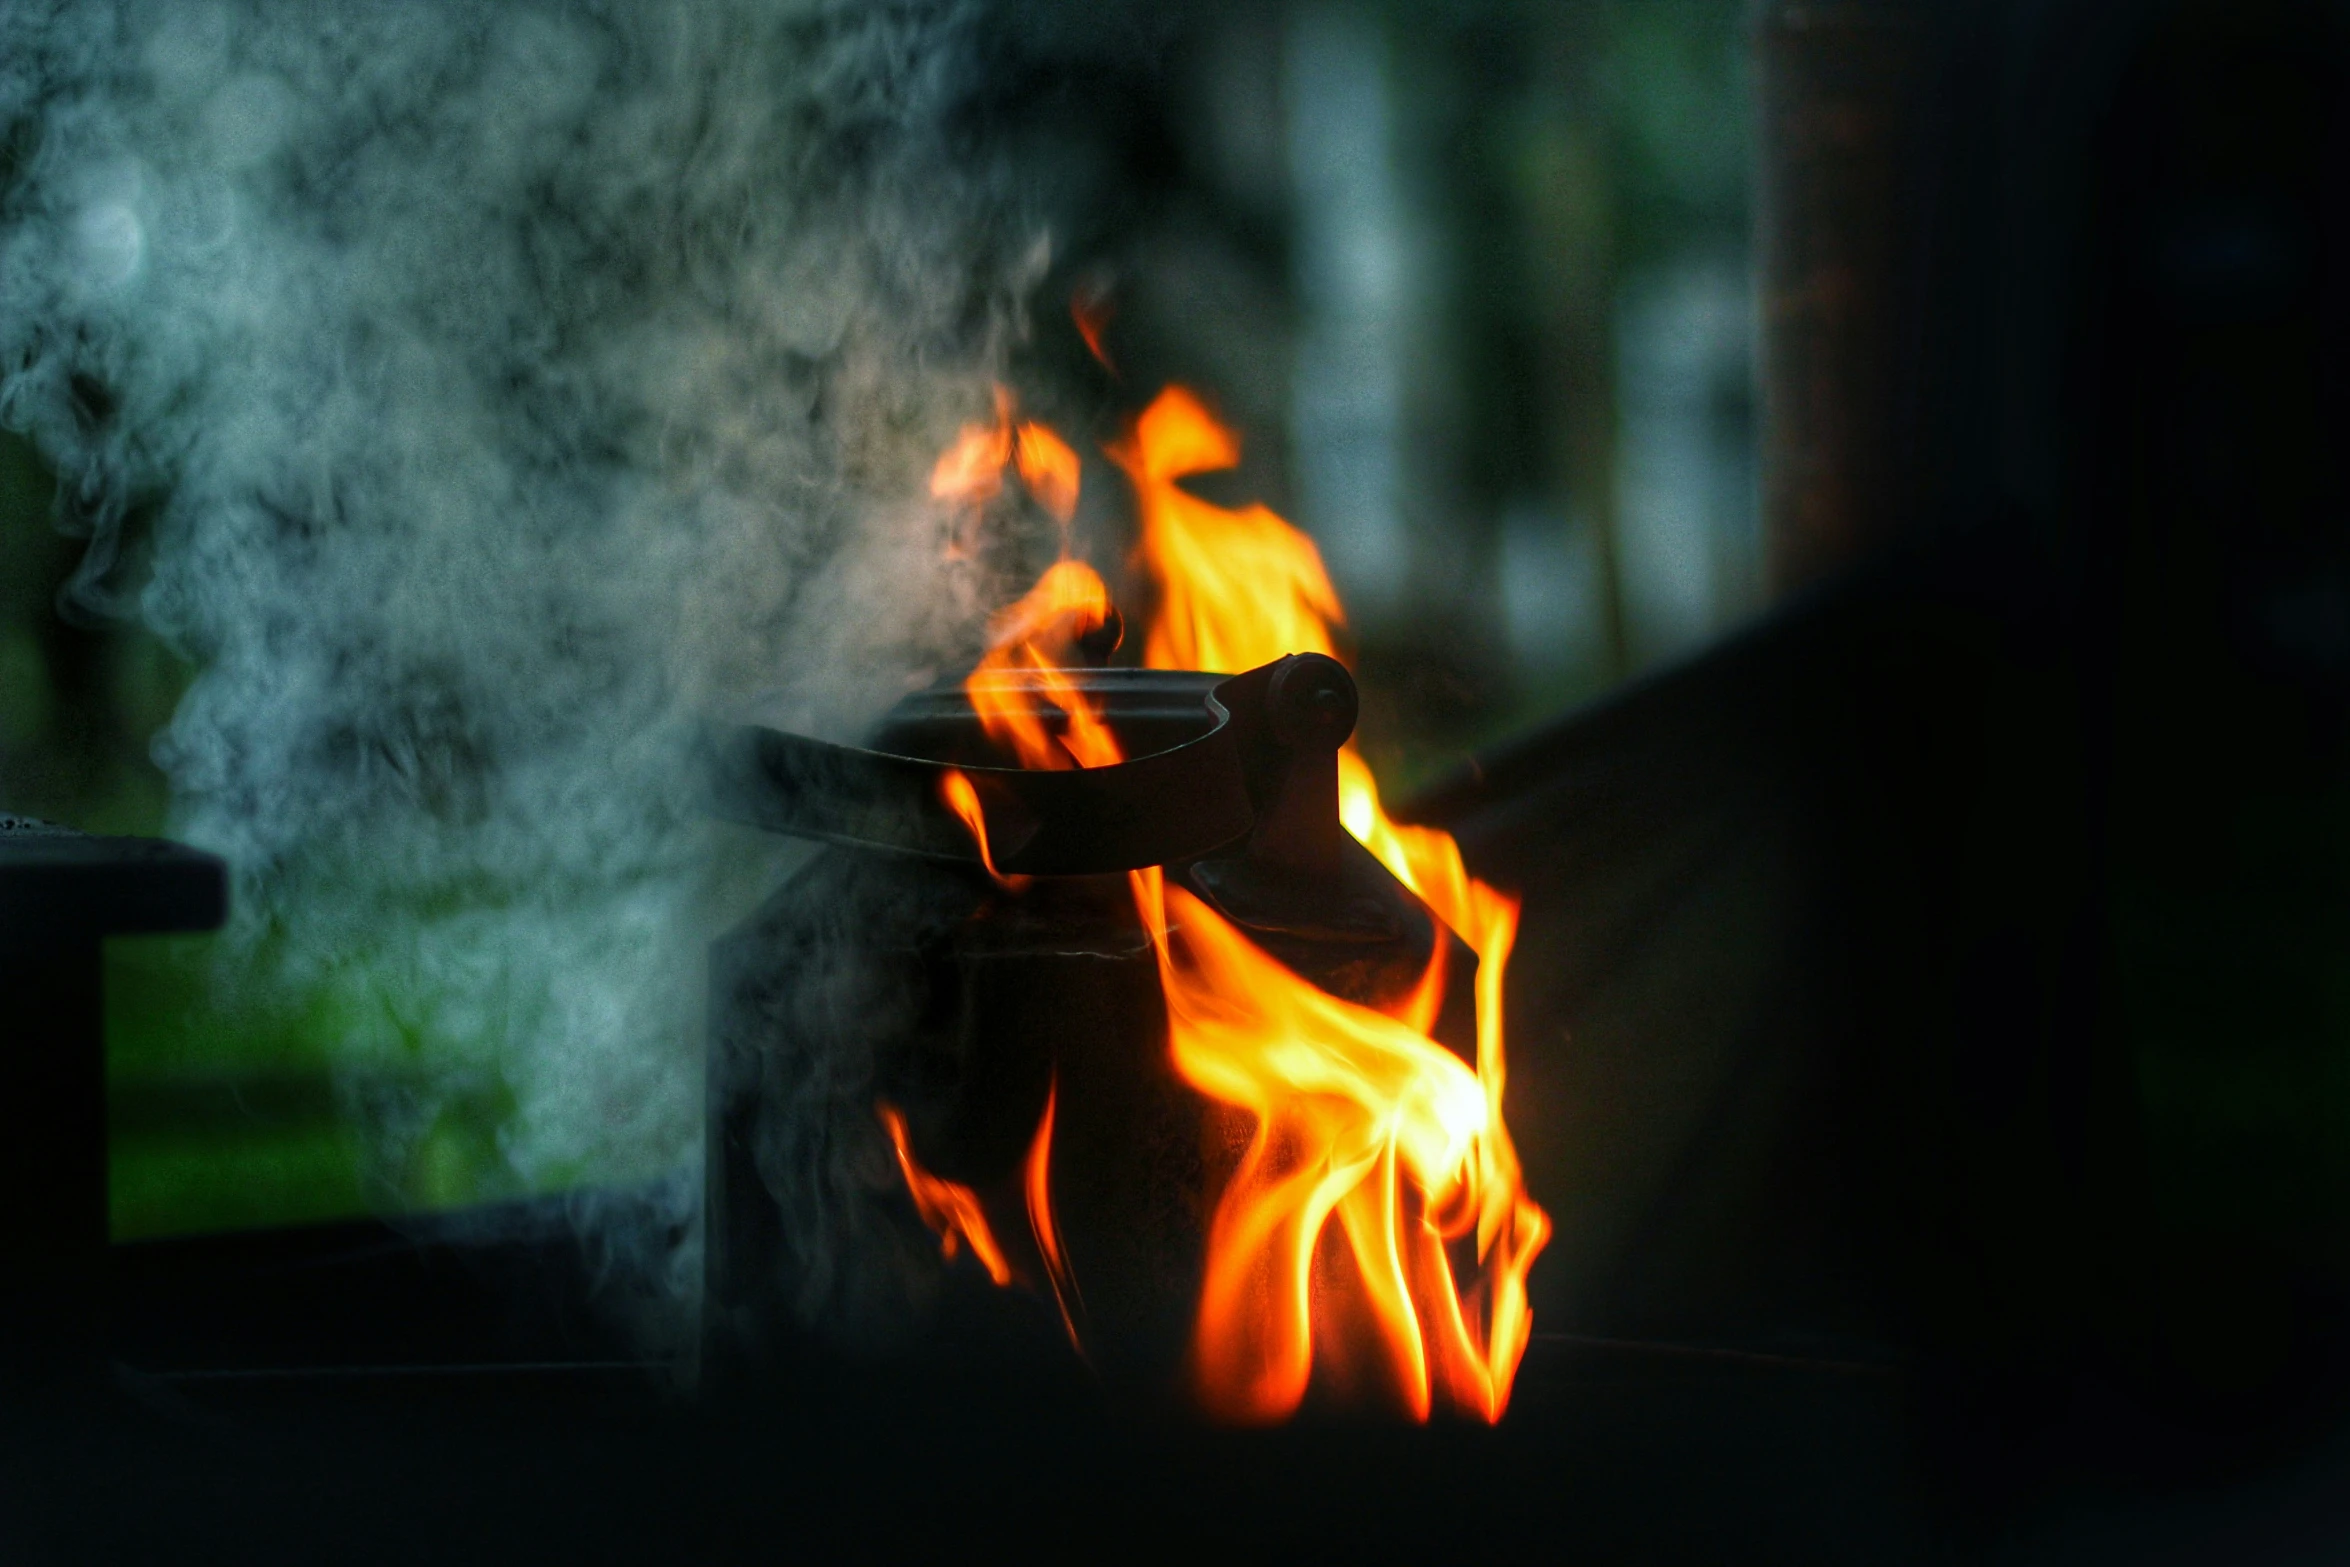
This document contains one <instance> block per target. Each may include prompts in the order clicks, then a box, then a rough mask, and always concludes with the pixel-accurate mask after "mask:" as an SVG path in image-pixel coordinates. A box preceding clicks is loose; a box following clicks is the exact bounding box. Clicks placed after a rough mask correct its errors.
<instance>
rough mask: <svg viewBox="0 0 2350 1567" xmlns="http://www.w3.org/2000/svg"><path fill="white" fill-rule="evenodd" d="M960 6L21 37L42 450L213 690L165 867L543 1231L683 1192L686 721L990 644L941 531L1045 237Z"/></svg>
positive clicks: (245, 2)
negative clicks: (225, 895) (204, 879)
mask: <svg viewBox="0 0 2350 1567" xmlns="http://www.w3.org/2000/svg"><path fill="white" fill-rule="evenodd" d="M970 34H971V20H970V18H969V17H968V16H966V15H965V14H964V13H963V12H962V10H960V9H959V8H958V7H956V6H954V5H949V4H931V3H920V4H908V3H871V0H838V3H833V0H784V3H774V0H763V3H738V0H672V3H666V4H657V3H647V4H622V3H611V4H596V3H586V0H581V3H560V0H538V3H515V4H506V5H498V6H485V5H480V4H477V3H472V0H442V3H433V0H393V3H380V4H364V3H339V4H336V5H332V6H321V5H315V4H304V3H268V0H241V3H234V4H206V3H200V0H111V3H78V4H55V5H43V4H38V3H31V0H11V3H10V4H8V5H7V6H5V7H0V134H4V135H5V136H6V138H7V140H6V143H5V152H4V153H0V158H4V159H5V161H4V162H0V420H4V421H5V422H6V423H7V424H8V425H9V426H10V427H13V428H16V429H19V430H22V431H25V432H28V433H29V434H30V436H31V437H32V438H33V439H34V440H35V441H36V443H37V444H38V445H39V447H40V448H41V450H42V451H43V452H45V453H46V454H47V456H48V458H49V459H50V460H51V461H52V462H53V463H55V464H56V465H57V467H58V470H59V472H60V473H61V474H62V475H63V477H64V480H65V484H66V487H67V493H68V497H69V503H70V508H71V512H72V518H73V520H74V521H76V522H77V523H78V525H80V526H82V527H84V528H86V529H88V530H90V531H91V532H92V533H93V535H94V538H93V544H92V547H91V555H90V560H91V562H92V563H93V564H92V569H91V578H92V581H91V584H90V591H91V593H92V594H93V595H98V596H102V595H103V594H104V593H105V592H106V591H107V586H106V584H107V581H108V580H110V579H109V578H108V577H107V569H108V563H109V562H110V561H112V560H113V559H114V551H115V547H116V545H117V543H118V542H119V541H120V539H121V538H123V537H125V536H127V534H137V535H139V536H141V537H145V538H147V539H148V543H147V544H146V545H145V546H143V548H144V550H145V557H144V558H145V559H146V560H147V561H148V568H147V569H146V570H145V571H144V573H143V574H142V576H141V579H140V580H141V583H142V585H141V586H140V587H139V588H138V590H137V592H136V595H135V599H134V600H133V601H132V602H128V603H124V604H120V605H118V606H116V607H118V608H120V609H122V610H123V611H124V612H127V613H135V614H136V615H138V616H140V617H142V618H143V619H144V620H145V621H146V622H147V623H148V624H150V625H151V626H152V627H154V628H155V629H156V630H157V631H158V632H160V633H161V634H162V635H163V636H164V637H166V638H167V639H168V640H169V641H170V642H171V643H173V644H174V645H176V646H177V647H178V648H180V649H182V650H183V651H184V652H185V653H186V654H187V655H188V656H189V657H190V658H191V659H192V660H193V662H194V663H195V664H196V665H197V666H198V667H199V668H200V670H201V674H200V675H199V677H198V678H197V680H196V683H195V685H194V687H193V689H192V690H191V691H190V692H189V694H188V696H187V698H186V700H185V702H184V703H183V705H182V706H181V708H180V710H179V712H178V713H177V715H176V716H175V718H174V720H173V722H172V724H171V727H170V729H169V731H168V733H167V734H166V735H165V736H163V737H162V738H161V739H160V740H159V742H158V756H159V758H160V760H161V761H162V763H163V765H164V767H165V769H166V771H167V773H168V774H169V777H170V780H171V783H172V787H173V790H174V796H175V800H176V802H177V805H176V809H177V818H176V821H175V830H177V831H178V832H179V833H180V834H182V835H183V836H184V837H186V838H187V839H189V840H190V841H192V842H195V843H197V844H200V845H203V846H205V847H208V848H211V849H214V850H217V851H219V852H221V853H223V854H224V855H226V856H227V857H228V858H229V860H230V861H231V863H232V865H233V866H234V869H235V874H236V883H235V886H236V895H237V908H238V914H237V918H238V920H239V922H240V928H241V930H242V931H243V932H244V934H246V935H247V936H249V937H259V938H264V943H263V944H264V945H266V946H267V947H268V948H269V949H270V950H272V951H276V952H279V953H282V955H283V958H284V963H285V968H286V972H287V974H288V976H289V977H290V978H291V979H293V980H295V981H297V982H302V983H310V984H317V983H321V982H331V981H334V980H336V978H337V977H338V976H358V978H355V979H353V980H352V981H351V983H352V985H353V987H355V989H356V990H357V991H359V992H363V993H364V994H365V995H366V996H367V997H368V998H369V1001H368V1004H367V1005H365V1006H354V1007H351V1008H349V1009H346V1012H345V1013H344V1014H341V1015H339V1016H340V1020H339V1022H338V1024H337V1026H338V1027H339V1028H341V1029H342V1030H343V1033H342V1035H341V1037H340V1038H339V1040H338V1050H339V1051H340V1059H341V1060H342V1061H343V1062H344V1063H345V1064H346V1065H348V1066H349V1067H351V1068H352V1070H353V1071H354V1072H355V1073H356V1072H359V1071H361V1070H362V1069H364V1068H367V1067H368V1066H369V1065H370V1064H371V1063H376V1064H380V1063H382V1062H385V1061H390V1060H395V1059H397V1058H399V1057H400V1055H401V1053H402V1052H403V1051H411V1052H412V1051H414V1050H415V1049H416V1048H417V1044H416V1042H417V1041H419V1040H426V1039H429V1040H432V1041H435V1042H437V1043H436V1045H435V1049H436V1050H438V1051H439V1052H440V1054H439V1055H438V1056H436V1058H435V1059H436V1061H437V1062H438V1063H439V1065H438V1067H437V1068H436V1071H438V1072H439V1076H438V1077H428V1078H427V1082H428V1087H427V1088H426V1089H425V1090H423V1091H422V1092H423V1093H424V1095H425V1100H426V1102H423V1103H410V1104H391V1105H378V1106H375V1107H374V1110H375V1113H376V1115H377V1130H378V1131H379V1132H380V1133H381V1134H382V1135H383V1136H385V1137H387V1138H390V1139H394V1140H396V1139H397V1138H398V1137H399V1136H400V1135H402V1129H403V1128H413V1127H414V1126H417V1125H421V1124H426V1123H429V1121H430V1119H431V1117H432V1115H433V1114H434V1113H435V1112H434V1105H433V1104H432V1103H431V1102H430V1099H431V1096H432V1094H433V1093H435V1092H438V1091H440V1090H439V1089H435V1088H432V1087H430V1086H429V1084H431V1083H439V1084H441V1085H443V1087H445V1088H446V1089H447V1091H449V1092H456V1091H458V1089H459V1088H461V1087H463V1086H464V1085H465V1084H466V1083H473V1084H475V1085H476V1086H478V1084H479V1083H481V1082H490V1083H493V1084H495V1085H498V1087H499V1091H501V1092H503V1093H505V1094H507V1095H510V1097H511V1102H512V1105H513V1107H514V1108H513V1111H512V1114H511V1116H510V1118H509V1121H508V1123H507V1126H506V1131H505V1137H504V1142H503V1145H502V1146H503V1151H504V1155H505V1157H506V1159H507V1160H508V1162H509V1163H510V1164H511V1166H512V1172H513V1175H514V1177H515V1179H516V1181H517V1182H518V1184H519V1185H520V1186H522V1187H526V1188H541V1189H544V1188H549V1187H555V1186H561V1185H565V1184H570V1183H577V1182H592V1181H598V1180H607V1181H618V1180H626V1179H633V1178H641V1177H645V1176H648V1175H653V1174H657V1173H659V1172H662V1171H665V1170H675V1169H679V1168H682V1167H687V1166H690V1165H691V1164H692V1162H693V1161H694V1159H695V1158H696V1157H697V1156H698V1148H699V1139H700V1136H701V1108H702V1106H701V1079H700V1073H701V1049H702V1046H701V1040H700V1038H699V1035H698V1033H697V1029H698V1027H699V1024H698V1021H697V1008H698V1006H699V1003H700V999H701V997H700V992H701V987H702V985H703V947H704V943H705V942H706V941H707V939H708V937H709V935H710V920H709V918H708V915H707V913H706V909H707V905H708V903H709V901H710V898H711V896H712V886H713V877H714V875H715V873H714V872H713V871H712V870H711V865H712V862H713V860H714V859H724V858H726V857H727V856H725V855H721V854H717V853H714V850H713V843H714V839H713V836H712V835H713V832H714V831H715V829H713V828H711V827H709V826H708V825H707V824H705V823H704V822H703V821H702V820H701V819H700V817H699V812H698V804H697V800H696V780H695V779H694V777H693V776H692V774H691V770H690V768H688V767H687V766H686V765H685V759H686V757H687V754H688V746H687V743H686V740H687V735H688V733H689V731H690V728H691V726H692V724H693V723H694V721H695V720H696V719H697V718H698V717H700V716H702V715H704V714H707V713H710V712H714V711H720V710H724V709H726V708H727V707H728V706H730V705H731V704H733V703H735V702H737V701H739V700H740V699H742V698H743V697H744V696H745V695H747V694H748V693H751V692H753V691H756V690H760V689H763V688H775V687H781V688H782V689H783V690H784V691H785V692H786V693H787V694H788V697H789V699H790V701H791V703H792V704H793V706H794V709H795V710H796V712H797V713H798V715H799V717H800V718H801V720H802V722H804V723H806V724H808V725H811V726H814V727H817V728H829V729H832V730H835V731H837V730H839V729H841V728H842V727H844V726H846V725H848V724H849V723H851V722H852V721H853V720H854V718H855V717H857V716H858V715H869V714H870V713H871V712H872V711H874V710H875V709H876V708H878V707H879V706H880V705H882V704H884V703H885V702H886V701H887V699H888V697H889V696H890V695H891V694H892V693H894V692H895V691H896V690H898V689H901V688H902V687H903V686H905V685H906V684H908V683H910V682H912V681H914V680H918V679H920V678H923V677H924V676H926V675H927V674H928V673H929V672H931V671H932V670H933V669H935V668H937V667H938V666H939V665H940V663H941V661H942V660H943V659H946V658H950V657H952V656H953V655H954V654H955V653H956V652H957V651H958V650H960V649H961V648H963V647H964V646H965V645H966V642H967V639H968V638H969V636H970V635H971V634H972V631H973V627H974V623H975V620H976V619H977V617H978V615H979V613H980V612H981V611H982V610H983V609H984V607H985V606H984V604H983V603H982V602H981V598H982V597H983V595H982V593H981V591H980V590H981V589H982V588H983V587H985V586H986V585H984V584H975V583H973V582H971V581H969V580H966V579H965V578H963V577H959V576H957V575H955V572H956V571H957V570H958V569H960V568H956V567H954V566H951V565H949V564H947V563H944V562H943V561H942V560H941V557H940V554H939V551H938V549H937V537H936V534H935V531H934V522H935V519H934V518H933V517H932V515H931V512H930V511H929V509H928V508H927V505H926V502H925V498H924V496H923V493H922V481H923V479H924V477H925V475H926V471H927V463H928V460H929V458H930V456H931V455H932V454H934V453H935V452H936V451H937V450H938V449H939V447H940V446H941V445H942V444H943V443H944V441H945V440H946V439H947V438H948V436H949V435H950V434H951V432H952V430H953V428H954V426H955V424H956V423H957V422H958V421H959V420H961V419H963V418H966V417H969V416H971V415H973V414H974V413H976V412H978V411H979V410H980V409H982V408H983V407H984V406H985V402H986V385H987V382H988V379H989V377H990V375H991V374H993V373H994V372H995V370H996V369H997V367H998V366H999V365H1000V363H1001V361H1002V359H1003V356H1004V354H1005V353H1006V352H1007V348H1008V345H1009V344H1010V342H1011V341H1012V340H1013V338H1014V336H1015V335H1016V333H1017V330H1018V325H1019V305H1020V299H1021V295H1022V292H1023V290H1024V289H1025V288H1026V287H1027V285H1028V284H1029V282H1031V281H1032V280H1033V278H1034V276H1035V274H1036V270H1037V267H1038V266H1039V264H1040V263H1039V256H1040V252H1039V251H1038V248H1037V245H1038V239H1037V234H1036V232H1035V229H1034V227H1033V226H1032V225H1025V224H1024V222H1023V221H1022V220H1021V219H1020V217H1019V213H1018V210H1017V208H1018V203H1017V201H1016V200H1014V199H1013V198H1012V197H1011V196H1010V195H1009V194H1007V191H1008V186H1007V184H1006V182H1005V181H1004V180H1002V179H1000V178H997V177H993V176H991V175H990V174H989V173H988V172H987V171H986V170H985V169H983V168H979V167H975V166H974V160H973V159H972V158H971V157H969V156H967V155H966V154H965V153H964V152H963V151H962V150H961V149H960V148H959V146H958V141H957V132H956V129H955V120H954V114H953V111H954V106H955V103H956V97H957V93H958V91H959V88H960V84H961V80H962V77H963V75H964V73H965V72H966V71H967V69H968V66H967V61H968V59H969V55H970V50H969V47H968V46H969V42H970Z"/></svg>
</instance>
